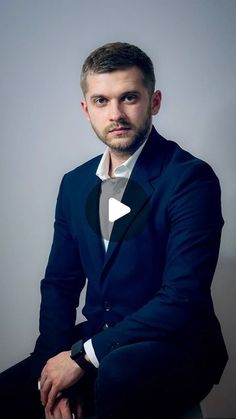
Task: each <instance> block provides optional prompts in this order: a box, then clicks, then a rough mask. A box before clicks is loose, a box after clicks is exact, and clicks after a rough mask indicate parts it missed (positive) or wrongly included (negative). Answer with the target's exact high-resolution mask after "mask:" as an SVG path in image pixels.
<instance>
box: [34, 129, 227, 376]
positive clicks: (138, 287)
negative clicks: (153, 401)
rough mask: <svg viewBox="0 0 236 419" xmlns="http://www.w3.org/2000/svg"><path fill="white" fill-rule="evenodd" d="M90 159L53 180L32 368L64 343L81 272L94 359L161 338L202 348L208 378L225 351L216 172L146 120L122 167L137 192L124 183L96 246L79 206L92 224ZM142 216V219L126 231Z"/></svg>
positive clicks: (69, 337) (94, 195) (96, 188)
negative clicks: (216, 303) (216, 278)
mask: <svg viewBox="0 0 236 419" xmlns="http://www.w3.org/2000/svg"><path fill="white" fill-rule="evenodd" d="M100 158H101V156H98V157H96V158H94V159H92V160H90V161H88V162H86V163H85V164H83V165H81V166H79V167H78V168H76V169H75V170H73V171H71V172H70V173H68V174H66V175H65V176H64V178H63V180H62V183H61V186H60V191H59V195H58V200H57V208H56V218H55V233H54V239H53V244H52V249H51V253H50V257H49V261H48V266H47V269H46V274H45V278H44V279H43V280H42V282H41V292H42V302H41V312H40V336H39V338H38V340H37V343H36V347H35V351H34V354H33V356H34V365H35V370H37V368H38V373H39V372H40V369H41V368H42V366H43V364H44V362H45V361H46V360H47V359H48V358H49V357H51V356H52V355H54V354H56V353H58V352H60V351H62V350H66V349H67V350H68V349H70V347H71V344H72V343H73V342H74V340H75V319H76V307H77V306H78V304H79V297H80V292H81V290H82V288H83V287H84V284H85V280H86V278H88V288H87V296H86V304H85V307H84V309H83V313H84V315H85V316H86V318H87V322H85V323H84V324H83V326H82V334H83V336H84V339H87V338H89V337H92V342H93V346H94V349H95V353H96V355H97V358H98V360H99V361H101V360H102V359H103V358H104V357H105V356H106V355H107V354H108V353H109V352H111V351H112V350H114V349H115V348H117V347H119V346H123V345H128V344H132V343H134V342H139V341H153V340H154V341H156V340H157V341H158V340H161V341H165V342H170V343H173V344H178V345H182V346H183V347H184V348H190V352H191V351H192V352H194V353H204V354H205V355H206V358H205V359H207V361H206V374H208V373H209V374H211V375H213V376H214V380H215V381H216V382H217V381H218V380H219V378H220V375H221V373H222V371H223V368H224V365H225V363H226V360H227V353H226V350H225V346H224V342H223V338H222V335H221V330H220V326H219V323H218V320H217V319H216V317H215V314H214V309H213V304H212V299H211V293H210V286H211V282H212V278H213V274H214V270H215V266H216V263H217V258H218V252H219V245H220V236H221V229H222V226H223V219H222V215H221V204H220V187H219V182H218V179H217V177H216V175H215V174H214V172H213V170H212V169H211V167H210V166H209V165H208V164H206V163H205V162H203V161H201V160H199V159H197V158H195V157H193V156H192V155H191V154H189V153H188V152H186V151H184V150H183V149H181V148H180V147H179V146H178V145H177V144H176V143H174V142H172V141H167V140H166V139H164V138H163V137H161V136H160V135H159V134H158V133H157V132H156V130H155V129H154V128H153V129H152V132H151V135H150V138H149V139H148V141H147V143H146V144H145V146H144V149H143V150H142V153H141V154H140V156H139V158H138V160H137V162H136V164H135V167H134V169H133V171H132V174H131V181H132V180H134V181H136V182H137V183H138V184H139V185H140V186H141V187H142V188H143V190H144V191H145V194H144V195H142V194H141V196H140V195H138V196H137V195H136V196H133V193H132V192H131V188H129V183H128V186H127V188H126V191H125V194H124V196H123V198H122V201H123V202H124V203H125V204H127V205H128V206H130V207H131V209H132V211H131V213H130V214H129V216H128V217H127V216H126V217H123V218H121V219H120V220H117V221H116V222H115V224H114V229H113V233H112V234H115V231H116V232H119V235H120V239H119V240H118V241H113V238H112V237H111V242H110V244H109V247H108V251H107V253H106V254H105V252H104V249H103V243H102V238H101V237H100V236H99V234H96V232H95V231H94V230H93V229H92V228H91V226H90V224H89V223H88V211H89V212H90V215H91V213H92V214H94V218H93V220H94V223H95V224H96V223H97V226H99V219H98V208H99V193H100V185H101V181H100V179H99V178H98V177H97V176H96V174H95V173H96V169H97V166H98V164H99V161H100ZM88 197H89V208H88ZM147 208H148V210H147ZM143 216H144V217H146V222H145V225H144V228H143V229H141V231H139V233H138V234H136V235H135V236H134V237H133V238H132V237H131V238H130V237H129V232H130V231H131V230H132V229H133V228H134V227H135V225H136V224H137V223H139V221H140V219H141V218H142V217H143ZM105 324H107V325H108V326H109V327H108V328H107V329H104V325H105ZM205 355H204V356H205Z"/></svg>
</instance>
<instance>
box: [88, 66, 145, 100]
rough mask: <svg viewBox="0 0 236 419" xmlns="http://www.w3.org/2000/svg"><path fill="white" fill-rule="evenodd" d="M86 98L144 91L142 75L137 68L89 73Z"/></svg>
mask: <svg viewBox="0 0 236 419" xmlns="http://www.w3.org/2000/svg"><path fill="white" fill-rule="evenodd" d="M86 85H87V91H86V96H91V95H94V94H96V95H104V96H106V95H110V94H120V93H122V92H126V91H132V90H139V91H142V90H144V89H145V90H146V87H145V85H144V79H143V74H142V72H141V70H139V68H137V67H130V68H127V69H124V70H123V69H122V70H115V71H111V72H109V73H100V74H98V73H89V74H88V75H87V78H86Z"/></svg>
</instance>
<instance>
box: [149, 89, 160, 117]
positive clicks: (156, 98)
mask: <svg viewBox="0 0 236 419" xmlns="http://www.w3.org/2000/svg"><path fill="white" fill-rule="evenodd" d="M151 105H152V115H156V114H157V113H158V112H159V109H160V107H161V92H160V90H156V92H154V93H153V95H152V99H151Z"/></svg>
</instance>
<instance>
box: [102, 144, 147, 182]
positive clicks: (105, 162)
mask: <svg viewBox="0 0 236 419" xmlns="http://www.w3.org/2000/svg"><path fill="white" fill-rule="evenodd" d="M146 142H147V139H146V140H145V141H144V143H143V144H142V145H141V146H140V147H139V148H138V149H137V150H136V151H135V153H134V154H132V156H130V157H129V158H128V159H127V160H126V161H125V162H124V163H122V164H120V165H119V166H117V167H116V168H115V170H114V175H115V177H124V178H129V177H130V175H131V172H132V170H133V168H134V165H135V163H136V161H137V159H138V157H139V155H140V154H141V152H142V149H143V147H144V146H145V144H146ZM109 166H110V152H109V148H108V147H107V148H106V150H105V151H104V153H103V155H102V158H101V160H100V163H99V165H98V168H97V171H96V175H97V176H98V177H99V178H100V179H101V180H107V179H110V176H109V174H108V173H109Z"/></svg>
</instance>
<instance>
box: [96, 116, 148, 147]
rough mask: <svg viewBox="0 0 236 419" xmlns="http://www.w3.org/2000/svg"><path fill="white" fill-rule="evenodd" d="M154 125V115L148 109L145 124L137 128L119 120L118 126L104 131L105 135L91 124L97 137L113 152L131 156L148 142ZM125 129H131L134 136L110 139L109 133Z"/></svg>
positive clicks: (124, 135) (126, 135)
mask: <svg viewBox="0 0 236 419" xmlns="http://www.w3.org/2000/svg"><path fill="white" fill-rule="evenodd" d="M151 124H152V114H151V110H150V109H148V111H147V116H146V118H145V120H144V122H143V124H142V125H141V126H140V127H139V128H136V127H135V126H133V125H132V124H130V123H129V122H128V121H127V120H125V119H123V118H122V119H119V120H118V121H117V123H116V124H113V125H114V127H113V126H110V127H108V128H107V129H106V130H104V132H103V133H101V132H99V131H98V130H97V129H96V127H95V126H94V125H93V124H92V123H91V125H92V128H93V130H94V132H95V134H96V135H97V137H98V138H99V139H100V140H101V141H102V142H103V143H104V144H106V145H107V146H108V147H109V148H110V149H111V150H112V151H113V152H115V153H117V154H120V155H122V154H129V155H132V154H133V153H134V152H135V151H136V150H137V149H138V148H139V147H140V146H141V145H142V144H143V143H144V141H145V140H146V138H147V136H148V134H149V132H150V129H151ZM116 126H117V127H118V126H119V127H124V128H130V129H131V130H132V131H133V134H132V136H131V137H130V136H129V132H130V131H128V133H127V134H122V135H117V136H116V137H115V138H114V137H113V138H109V131H110V130H111V129H112V128H115V127H116ZM126 138H127V140H126Z"/></svg>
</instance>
